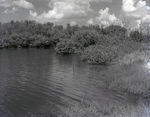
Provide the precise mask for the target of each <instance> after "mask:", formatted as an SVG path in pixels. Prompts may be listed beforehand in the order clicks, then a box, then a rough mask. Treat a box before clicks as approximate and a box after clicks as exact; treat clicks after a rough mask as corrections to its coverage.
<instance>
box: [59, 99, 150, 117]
mask: <svg viewBox="0 0 150 117" xmlns="http://www.w3.org/2000/svg"><path fill="white" fill-rule="evenodd" d="M149 109H150V107H147V106H145V105H144V104H143V103H142V102H140V103H138V105H132V104H127V103H126V104H125V103H121V102H119V101H109V100H107V102H99V103H98V102H90V103H88V104H86V105H83V104H81V105H77V106H75V107H71V108H69V109H68V110H66V111H64V112H65V114H64V115H59V117H150V112H149Z"/></svg>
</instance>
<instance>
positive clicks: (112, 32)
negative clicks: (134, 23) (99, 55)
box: [103, 25, 127, 40]
mask: <svg viewBox="0 0 150 117" xmlns="http://www.w3.org/2000/svg"><path fill="white" fill-rule="evenodd" d="M103 32H104V33H105V35H109V36H110V37H117V38H118V39H120V40H123V39H124V38H125V37H126V36H127V29H126V28H124V27H121V26H118V25H110V26H109V27H106V28H105V29H103Z"/></svg>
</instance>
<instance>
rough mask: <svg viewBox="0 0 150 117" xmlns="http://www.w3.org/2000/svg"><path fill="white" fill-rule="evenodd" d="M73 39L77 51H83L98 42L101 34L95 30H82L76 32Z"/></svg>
mask: <svg viewBox="0 0 150 117" xmlns="http://www.w3.org/2000/svg"><path fill="white" fill-rule="evenodd" d="M71 39H72V40H73V43H74V45H75V48H76V51H78V50H79V51H80V50H82V51H83V50H84V49H85V48H86V47H88V46H90V45H94V44H96V43H97V42H98V40H99V33H98V32H97V31H96V30H93V29H82V30H79V31H77V32H75V34H74V35H72V37H71Z"/></svg>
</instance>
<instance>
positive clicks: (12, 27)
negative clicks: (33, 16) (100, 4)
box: [0, 20, 149, 64]
mask: <svg viewBox="0 0 150 117" xmlns="http://www.w3.org/2000/svg"><path fill="white" fill-rule="evenodd" d="M127 32H128V31H127V29H126V28H124V27H121V26H116V25H111V26H109V27H106V28H103V27H102V26H101V27H100V26H99V25H91V26H82V27H81V26H78V25H75V26H71V25H70V24H67V26H66V27H63V26H62V25H54V24H53V23H50V22H48V23H45V24H40V23H37V22H36V21H28V20H25V21H20V22H19V21H16V22H15V21H11V22H8V23H0V48H19V47H22V48H28V47H34V48H35V47H51V46H54V47H55V51H56V52H57V53H61V54H71V53H79V54H80V56H81V59H82V60H84V61H87V62H89V63H93V64H107V63H110V62H111V61H113V60H114V59H116V58H117V57H119V56H121V55H125V54H127V53H130V52H132V51H135V50H137V49H138V48H139V47H140V45H141V43H145V42H149V35H146V34H144V33H142V32H140V31H131V33H130V34H127Z"/></svg>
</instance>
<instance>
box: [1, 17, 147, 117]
mask: <svg viewBox="0 0 150 117" xmlns="http://www.w3.org/2000/svg"><path fill="white" fill-rule="evenodd" d="M127 32H128V31H127V29H126V28H124V27H121V26H114V25H111V26H109V27H106V28H103V27H100V26H98V25H94V26H92V25H91V26H82V27H79V26H78V25H75V26H70V25H69V24H68V25H67V26H66V28H64V27H63V26H62V25H54V24H53V23H50V22H48V23H45V24H40V23H37V22H35V21H27V20H25V21H21V22H19V21H16V22H14V21H11V22H8V23H0V48H1V49H2V48H28V47H34V48H35V47H51V46H54V47H55V51H56V53H58V54H73V53H77V54H79V55H80V57H81V59H82V60H83V61H86V62H88V63H90V64H100V65H107V64H110V63H115V65H113V66H110V67H109V68H108V70H107V71H103V72H98V74H99V75H98V76H99V78H100V80H102V81H103V82H104V83H106V84H107V86H108V88H110V89H115V90H121V91H125V92H128V93H133V94H138V95H147V94H148V92H149V90H150V78H149V76H150V72H149V69H150V64H149V54H150V53H149V44H146V43H149V37H150V35H149V33H144V32H142V31H137V30H136V31H131V33H130V34H129V36H128V34H127ZM145 42H146V43H145ZM93 74H95V72H93ZM143 108H144V109H143ZM148 109H149V107H148V108H147V107H145V106H144V105H143V104H140V105H137V106H136V107H135V106H133V105H126V104H124V105H122V104H121V103H120V102H105V104H99V103H96V102H92V103H90V104H88V105H86V106H85V105H84V106H82V105H81V106H77V107H73V108H70V109H69V110H67V111H66V113H65V117H105V116H107V117H123V116H126V117H127V116H128V117H150V113H146V111H145V112H143V110H148ZM147 112H149V111H147Z"/></svg>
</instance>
